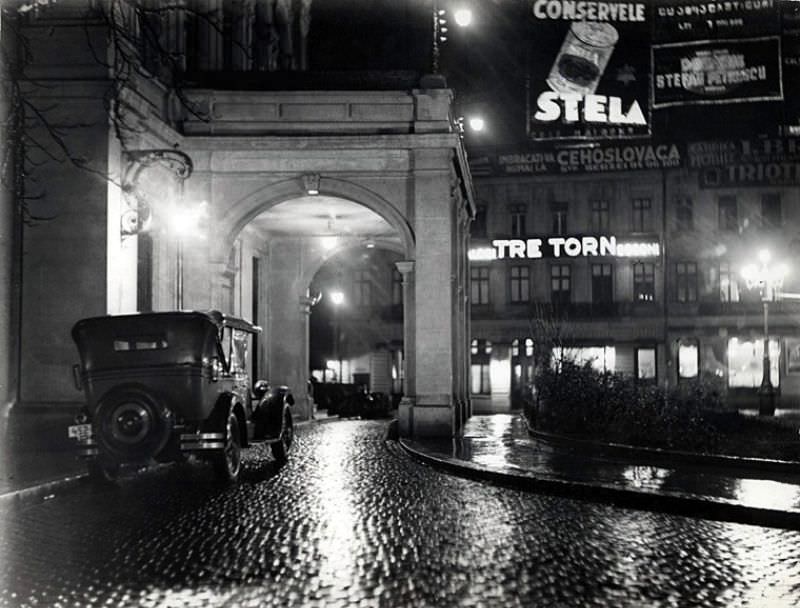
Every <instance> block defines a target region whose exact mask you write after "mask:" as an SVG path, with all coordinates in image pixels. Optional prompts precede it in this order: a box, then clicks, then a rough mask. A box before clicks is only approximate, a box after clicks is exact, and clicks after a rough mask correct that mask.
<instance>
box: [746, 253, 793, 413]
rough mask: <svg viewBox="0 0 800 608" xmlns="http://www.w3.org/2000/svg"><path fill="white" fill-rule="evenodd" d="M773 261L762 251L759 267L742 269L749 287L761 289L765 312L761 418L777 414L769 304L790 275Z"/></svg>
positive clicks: (759, 407)
mask: <svg viewBox="0 0 800 608" xmlns="http://www.w3.org/2000/svg"><path fill="white" fill-rule="evenodd" d="M771 259H772V256H771V255H770V252H769V251H768V250H766V249H762V250H761V251H759V252H758V261H759V263H760V264H759V265H756V264H748V265H747V266H745V267H744V268H742V277H743V278H744V280H745V281H746V282H747V287H748V288H750V289H752V288H753V287H756V286H757V287H758V288H759V291H760V293H761V302H762V305H763V310H764V359H763V364H762V365H763V369H762V375H761V386H760V387H759V389H758V413H759V415H761V416H773V415H774V414H775V387H773V386H772V378H771V377H770V376H771V374H770V371H771V369H772V363H771V361H770V357H769V302H770V301H771V300H777V299H778V298H777V296H778V294H779V293H780V289H781V286H782V285H783V279H784V277H785V276H786V275H787V274H788V273H789V268H788V266H786V264H783V263H780V264H775V265H772V266H770V261H771Z"/></svg>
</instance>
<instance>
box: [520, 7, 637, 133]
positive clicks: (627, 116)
mask: <svg viewBox="0 0 800 608" xmlns="http://www.w3.org/2000/svg"><path fill="white" fill-rule="evenodd" d="M528 8H529V18H530V24H531V25H530V29H531V32H530V33H531V35H530V41H529V48H530V73H529V83H530V84H529V93H528V95H529V99H528V107H529V111H528V134H529V136H530V137H531V138H532V139H534V140H553V139H589V138H591V139H603V138H624V137H641V136H647V135H649V134H650V109H649V106H648V104H649V86H648V83H649V78H650V60H649V49H650V35H651V32H650V28H651V21H650V12H651V10H652V4H651V3H650V2H614V1H609V2H601V1H582V0H579V1H575V0H529V4H528Z"/></svg>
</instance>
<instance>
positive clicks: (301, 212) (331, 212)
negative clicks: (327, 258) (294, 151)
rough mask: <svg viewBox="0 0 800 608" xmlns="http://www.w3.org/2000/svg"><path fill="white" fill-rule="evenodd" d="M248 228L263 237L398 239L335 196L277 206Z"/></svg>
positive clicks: (383, 225)
mask: <svg viewBox="0 0 800 608" xmlns="http://www.w3.org/2000/svg"><path fill="white" fill-rule="evenodd" d="M250 226H251V228H253V229H255V230H256V231H257V232H258V233H260V234H262V235H265V236H353V237H365V238H381V239H391V240H394V239H398V240H399V234H398V233H397V231H396V230H395V229H394V228H392V226H391V225H390V224H389V223H388V222H387V221H386V220H385V219H383V218H382V217H381V216H380V215H378V214H377V213H375V212H374V211H372V210H371V209H369V208H367V207H365V206H363V205H360V204H358V203H354V202H352V201H349V200H346V199H342V198H338V197H334V196H325V195H318V196H303V197H300V198H296V199H292V200H289V201H285V202H283V203H279V204H277V205H275V206H273V207H270V208H269V209H267V210H266V211H264V212H263V213H260V214H259V215H258V216H256V217H255V218H253V220H252V221H251V223H250Z"/></svg>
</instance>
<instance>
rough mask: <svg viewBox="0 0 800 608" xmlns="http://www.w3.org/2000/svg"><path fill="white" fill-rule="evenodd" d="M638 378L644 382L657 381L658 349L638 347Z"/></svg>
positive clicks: (635, 354) (636, 355)
mask: <svg viewBox="0 0 800 608" xmlns="http://www.w3.org/2000/svg"><path fill="white" fill-rule="evenodd" d="M634 356H635V358H636V379H637V380H641V381H644V382H655V381H656V349H655V348H653V347H647V348H637V349H636V351H635V353H634Z"/></svg>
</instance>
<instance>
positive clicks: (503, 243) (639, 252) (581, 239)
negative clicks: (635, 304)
mask: <svg viewBox="0 0 800 608" xmlns="http://www.w3.org/2000/svg"><path fill="white" fill-rule="evenodd" d="M659 255H661V245H660V243H659V242H658V241H634V242H629V241H626V242H618V241H617V237H615V236H599V237H597V236H569V237H563V236H553V237H549V238H547V239H539V238H533V239H495V240H493V241H492V246H491V247H476V248H473V249H471V250H470V251H469V259H470V260H472V261H474V262H480V261H483V262H485V261H489V260H502V259H533V260H535V259H540V258H562V257H568V258H576V257H592V256H604V257H605V256H611V257H618V258H646V257H657V256H659Z"/></svg>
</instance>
